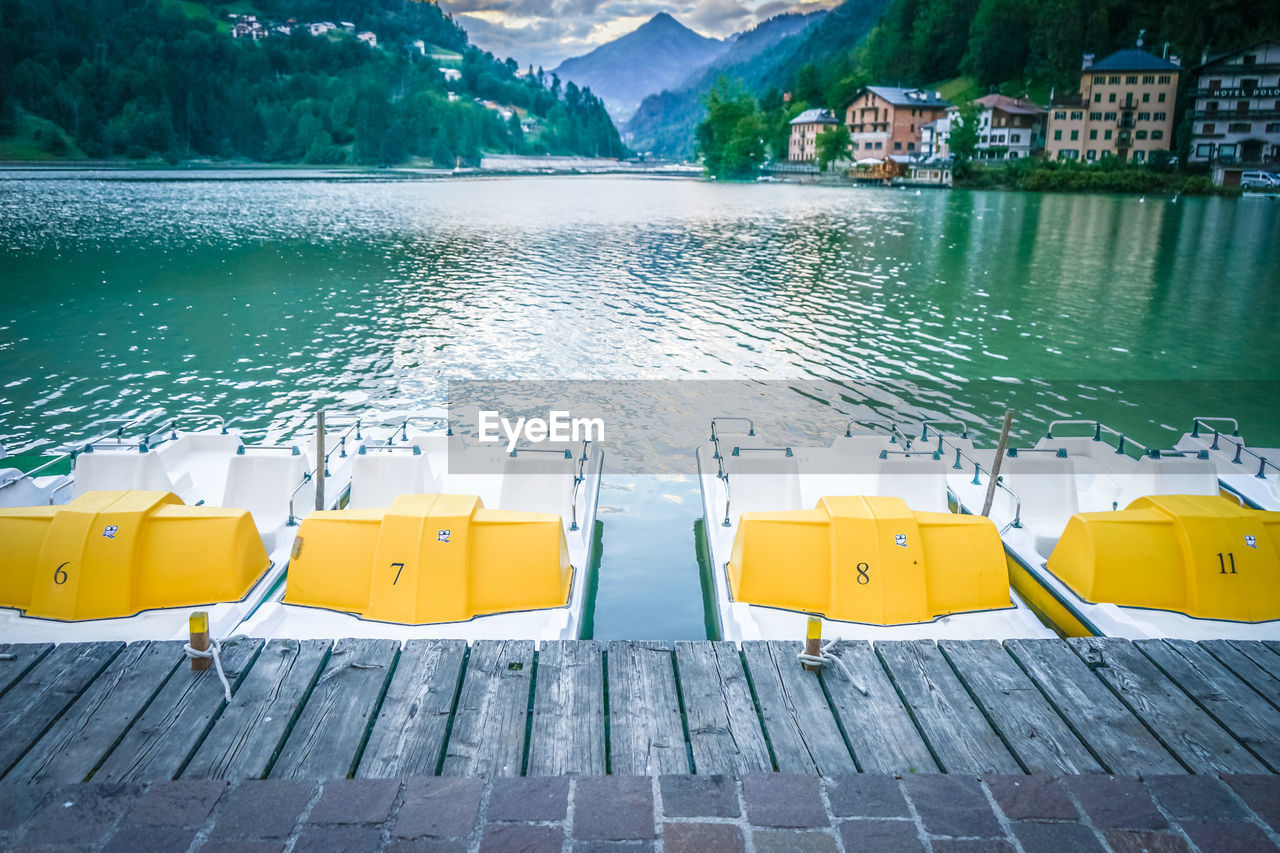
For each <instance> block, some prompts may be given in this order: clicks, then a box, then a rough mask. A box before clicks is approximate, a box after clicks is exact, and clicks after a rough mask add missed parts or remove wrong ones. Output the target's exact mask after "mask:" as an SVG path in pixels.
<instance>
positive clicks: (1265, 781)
mask: <svg viewBox="0 0 1280 853" xmlns="http://www.w3.org/2000/svg"><path fill="white" fill-rule="evenodd" d="M1222 781H1224V782H1226V783H1227V784H1228V785H1230V786H1231V789H1232V790H1233V791H1235V792H1236V793H1237V794H1239V795H1240V799H1242V800H1244V801H1245V804H1246V805H1248V806H1249V808H1251V809H1253V811H1254V813H1255V814H1257V815H1258V817H1260V818H1262V819H1263V820H1264V821H1266V822H1267V823H1268V824H1270V825H1271V829H1272V830H1274V831H1276V832H1280V776H1263V775H1249V774H1240V773H1237V774H1232V775H1224V776H1223V777H1222Z"/></svg>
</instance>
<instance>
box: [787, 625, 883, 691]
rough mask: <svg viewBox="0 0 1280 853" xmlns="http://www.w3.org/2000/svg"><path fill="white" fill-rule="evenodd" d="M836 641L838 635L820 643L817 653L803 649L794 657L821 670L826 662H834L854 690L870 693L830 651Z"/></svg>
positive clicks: (837, 640)
mask: <svg viewBox="0 0 1280 853" xmlns="http://www.w3.org/2000/svg"><path fill="white" fill-rule="evenodd" d="M838 642H840V638H839V637H836V638H835V639H833V640H828V641H827V642H825V643H823V644H822V648H820V649H819V650H818V653H817V654H811V653H810V652H809V651H808V650H805V651H802V652H800V654H798V655H796V659H797V660H799V661H800V662H801V663H802V664H806V665H807V666H809V667H812V668H814V669H817V670H821V669H822V667H823V666H824V665H826V664H828V663H834V664H836V665H837V666H839V667H840V671H841V672H843V673H844V677H845V678H847V679H849V683H850V684H852V685H853V689H854V690H857V691H858V692H859V693H861V694H862V695H863V696H869V695H871V694H870V692H869V691H868V690H867V688H866V687H863V686H862V684H861V683H859V681H858V679H856V678H854V677H853V673H852V672H850V671H849V667H848V666H847V665H846V664H845V662H844V661H842V660H840V658H838V657H836V656H835V655H834V654H832V653H831V648H832V647H833V646H834V645H835V644H836V643H838Z"/></svg>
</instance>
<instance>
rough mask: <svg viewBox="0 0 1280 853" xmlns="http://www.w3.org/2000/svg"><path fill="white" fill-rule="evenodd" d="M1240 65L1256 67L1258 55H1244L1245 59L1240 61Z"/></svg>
mask: <svg viewBox="0 0 1280 853" xmlns="http://www.w3.org/2000/svg"><path fill="white" fill-rule="evenodd" d="M1240 64H1241V65H1257V64H1258V55H1257V54H1256V53H1249V54H1246V55H1245V57H1244V58H1243V59H1241V60H1240Z"/></svg>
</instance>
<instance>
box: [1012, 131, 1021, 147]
mask: <svg viewBox="0 0 1280 853" xmlns="http://www.w3.org/2000/svg"><path fill="white" fill-rule="evenodd" d="M1021 141H1022V134H1021V133H1011V134H1009V142H1010V143H1012V144H1015V145H1016V144H1017V143H1019V142H1021Z"/></svg>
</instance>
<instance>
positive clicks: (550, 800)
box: [487, 776, 569, 821]
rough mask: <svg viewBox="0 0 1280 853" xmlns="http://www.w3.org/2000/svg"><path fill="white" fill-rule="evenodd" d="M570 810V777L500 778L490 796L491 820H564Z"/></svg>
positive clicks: (495, 780) (493, 783)
mask: <svg viewBox="0 0 1280 853" xmlns="http://www.w3.org/2000/svg"><path fill="white" fill-rule="evenodd" d="M568 809H569V777H568V776H512V777H506V776H503V777H499V778H497V779H494V780H493V782H492V788H491V789H490V792H489V811H488V813H487V814H488V820H490V821H501V820H523V821H549V820H564V818H565V813H566V812H567V811H568Z"/></svg>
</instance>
